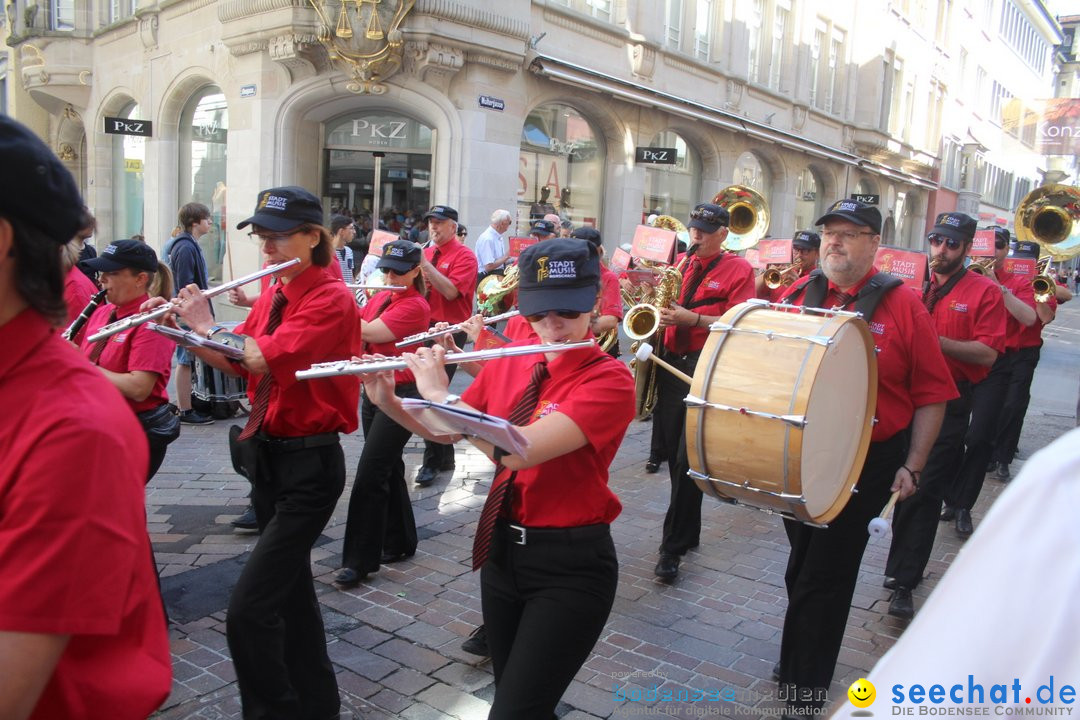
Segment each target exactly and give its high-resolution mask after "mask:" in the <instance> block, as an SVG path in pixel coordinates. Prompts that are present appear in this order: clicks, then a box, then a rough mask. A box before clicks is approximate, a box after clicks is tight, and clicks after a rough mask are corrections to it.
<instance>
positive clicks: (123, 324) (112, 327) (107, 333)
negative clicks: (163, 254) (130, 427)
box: [87, 258, 300, 342]
mask: <svg viewBox="0 0 1080 720" xmlns="http://www.w3.org/2000/svg"><path fill="white" fill-rule="evenodd" d="M299 264H300V258H293V259H292V260H286V261H285V262H283V263H278V264H277V265H271V266H269V267H265V268H263V269H262V270H259V271H257V272H253V273H251V274H250V275H245V276H244V277H242V278H237V279H235V280H233V281H232V282H227V283H225V284H224V285H218V286H217V287H215V288H208V289H206V290H203V291H202V295H203V297H204V298H212V297H214V296H215V295H220V294H221V293H224V292H228V291H229V290H232V289H233V288H238V287H240V286H241V285H247V284H248V283H249V282H253V281H255V280H258V279H259V278H261V277H264V276H266V275H272V274H273V273H277V272H281V271H282V270H285V269H286V268H290V267H292V266H293V265H299ZM179 304H180V303H179V301H178V300H177V298H173V299H172V300H171V301H170V302H167V303H165V304H164V305H160V306H158V307H156V308H154V309H153V310H150V311H148V312H144V313H139V314H138V315H129V316H128V317H126V318H124V319H123V320H117V321H116V322H114V323H111V324H109V325H106V326H105V327H103V328H101V329H100V330H98V331H97V332H96V333H94V334H93V335H91V336H90V337H89V338H87V339H88V340H90V341H91V342H96V341H98V340H100V339H101V338H107V337H111V336H113V335H115V334H117V333H121V332H124V331H125V330H127V329H129V328H133V327H135V326H136V325H142V324H143V323H146V322H150V321H151V320H157V319H158V318H159V317H164V315H165V314H166V313H168V312H170V311H171V310H173V308H175V307H176V306H177V305H179Z"/></svg>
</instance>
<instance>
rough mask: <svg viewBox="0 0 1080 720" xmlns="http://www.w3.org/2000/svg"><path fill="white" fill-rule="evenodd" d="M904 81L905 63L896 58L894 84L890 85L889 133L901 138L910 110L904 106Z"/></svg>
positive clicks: (893, 68) (894, 62) (893, 73)
mask: <svg viewBox="0 0 1080 720" xmlns="http://www.w3.org/2000/svg"><path fill="white" fill-rule="evenodd" d="M903 80H904V63H903V62H902V61H901V60H900V59H899V58H896V59H894V60H893V66H892V82H891V84H890V88H891V97H892V104H891V108H890V111H889V112H890V114H891V117H890V119H889V132H890V133H891V134H892V135H895V136H897V137H900V135H901V134H902V131H903V126H904V122H905V121H906V120H907V117H908V109H907V107H905V106H904V98H905V97H906V93H905V91H904V90H905V88H904V82H903Z"/></svg>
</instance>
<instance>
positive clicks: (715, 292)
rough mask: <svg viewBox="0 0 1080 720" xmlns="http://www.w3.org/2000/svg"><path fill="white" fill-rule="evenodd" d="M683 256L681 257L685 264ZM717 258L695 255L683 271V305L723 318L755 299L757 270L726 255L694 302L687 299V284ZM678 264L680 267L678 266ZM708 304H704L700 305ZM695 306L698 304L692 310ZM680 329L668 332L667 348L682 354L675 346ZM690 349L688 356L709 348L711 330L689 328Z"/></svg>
mask: <svg viewBox="0 0 1080 720" xmlns="http://www.w3.org/2000/svg"><path fill="white" fill-rule="evenodd" d="M682 258H683V256H682V255H680V256H679V260H682ZM714 259H716V256H715V255H714V256H713V257H710V258H705V259H702V258H700V257H698V256H697V255H694V256H693V257H692V258H691V259H690V262H689V263H688V264H687V266H686V267H685V268H684V269H683V287H682V300H681V302H679V305H682V306H683V307H685V308H687V309H689V310H691V311H693V312H696V313H700V314H702V315H715V316H720V315H723V314H724V313H726V312H727V311H728V310H730V309H731V308H733V307H735V306H736V305H738V304H739V303H741V302H745V301H747V300H749V299H751V298H753V297H754V296H755V290H754V268H753V266H751V265H750V263H748V262H747V261H746V260H744V259H743V258H741V257H739V256H738V255H732V254H731V253H724V254H723V256H722V257H721V258H720V262H718V263H716V265H714V266H713V268H712V270H710V271H709V273H708V275H706V276H705V279H704V280H702V282H701V284H700V285H698V287H697V291H696V292H695V293H694V296H693V297H692V298H688V297H686V289H687V288H686V280H687V278H692V277H694V276H695V275H697V274H698V273H700V272H702V271H703V270H704V269H705V268H707V267H708V266H709V264H710V263H712V261H713V260H714ZM676 264H678V263H676ZM702 300H705V301H706V302H704V303H703V304H697V303H699V302H701V301H702ZM691 303H693V304H694V306H693V307H690V305H691ZM677 330H678V329H677V328H675V327H669V328H666V332H665V333H664V347H667V348H671V349H673V350H674V351H675V352H679V349H678V346H677V344H676V342H675V337H676V332H677ZM688 330H689V331H690V335H689V348H688V350H687V352H697V351H698V350H701V348H703V347H705V340H706V339H707V338H708V337H709V328H707V327H694V328H688Z"/></svg>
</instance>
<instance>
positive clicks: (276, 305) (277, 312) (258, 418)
mask: <svg viewBox="0 0 1080 720" xmlns="http://www.w3.org/2000/svg"><path fill="white" fill-rule="evenodd" d="M286 302H288V301H287V300H286V299H285V292H284V287H282V286H281V285H278V289H277V290H276V291H275V292H274V299H273V301H272V302H271V303H270V318H269V321H268V322H267V323H266V334H267V335H273V334H274V331H275V330H277V329H278V325H280V324H281V311H282V309H284V307H285V303H286ZM273 385H274V376H273V375H271V374H270V373H269V372H267V373H266V374H264V375H262V376H260V377H259V382H258V384H257V385H256V386H255V401H254V402H252V404H251V415H249V416H248V421H247V425H245V426H244V429H243V431H242V432H241V433H240V436H239V437H238V438H237V439H238V440H247V439H248V438H250V437H251V436H252V435H254V434H255V433H257V432H259V428H260V427H262V424H263V420H265V419H266V411H267V409H268V408H269V407H270V390H271V389H272V388H273Z"/></svg>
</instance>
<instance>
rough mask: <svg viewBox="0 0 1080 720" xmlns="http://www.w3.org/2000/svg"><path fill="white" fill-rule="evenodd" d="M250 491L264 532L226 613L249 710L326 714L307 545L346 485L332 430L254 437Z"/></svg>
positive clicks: (332, 687)
mask: <svg viewBox="0 0 1080 720" xmlns="http://www.w3.org/2000/svg"><path fill="white" fill-rule="evenodd" d="M255 442H257V443H258V449H257V452H256V453H255V456H256V460H255V465H256V468H255V472H254V477H255V479H254V487H253V490H252V495H251V501H252V503H253V504H254V505H255V510H256V516H257V517H258V521H259V527H260V530H261V531H262V534H261V535H260V536H259V541H258V542H257V543H256V545H255V548H254V549H253V550H252V551H251V556H250V557H249V558H248V561H247V564H245V565H244V569H243V570H242V571H241V573H240V578H239V579H238V580H237V583H236V587H235V589H234V590H233V593H232V597H231V598H230V599H229V610H228V615H227V617H226V635H227V638H228V641H229V652H230V653H231V654H232V659H233V665H234V666H235V667H236V680H237V684H238V685H239V686H240V702H241V704H242V706H243V713H244V718H245V720H264V719H266V720H269V719H270V718H274V719H279V718H280V719H281V720H287V719H288V720H296V719H298V720H322V719H323V718H326V717H329V716H334V715H335V714H336V713H337V712H338V710H339V708H340V706H341V702H340V699H339V698H338V687H337V680H336V678H335V676H334V668H333V666H332V665H331V664H330V658H329V656H328V655H327V653H326V632H325V630H324V628H323V621H322V614H321V612H320V611H319V601H318V599H317V598H316V596H315V586H314V580H313V579H312V575H311V548H312V546H313V545H314V544H315V541H316V540H317V539H318V537H319V534H320V533H321V532H322V530H323V528H324V527H326V523H327V521H328V520H329V519H330V516H331V515H332V514H333V512H334V505H335V504H336V503H337V499H338V497H339V496H340V495H341V491H342V490H343V489H344V486H345V456H344V453H343V452H342V450H341V445H340V444H338V442H337V441H336V440H334V441H333V442H332V444H328V445H323V446H320V447H310V448H302V449H297V450H294V451H291V452H290V451H282V450H279V449H274V448H273V444H272V443H267V442H265V441H262V440H256V441H255Z"/></svg>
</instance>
